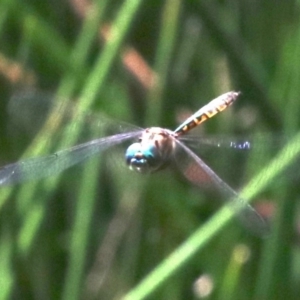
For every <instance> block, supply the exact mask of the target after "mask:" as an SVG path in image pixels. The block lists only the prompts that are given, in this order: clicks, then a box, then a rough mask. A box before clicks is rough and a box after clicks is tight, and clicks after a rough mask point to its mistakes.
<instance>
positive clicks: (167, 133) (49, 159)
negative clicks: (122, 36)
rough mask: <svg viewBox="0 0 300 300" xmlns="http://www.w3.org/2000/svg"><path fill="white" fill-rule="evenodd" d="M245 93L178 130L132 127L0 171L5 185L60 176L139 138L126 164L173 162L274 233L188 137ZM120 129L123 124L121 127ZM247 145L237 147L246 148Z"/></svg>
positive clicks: (140, 169)
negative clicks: (70, 168)
mask: <svg viewBox="0 0 300 300" xmlns="http://www.w3.org/2000/svg"><path fill="white" fill-rule="evenodd" d="M239 95H240V93H239V92H235V91H231V92H227V93H225V94H222V95H220V96H219V97H217V98H215V99H214V100H211V101H210V102H209V103H208V104H206V105H205V106H203V107H201V108H200V109H199V110H198V111H197V112H195V113H194V114H193V115H192V116H190V117H189V118H187V119H186V120H185V121H184V122H183V123H182V124H181V125H180V126H178V127H177V128H176V129H175V130H173V131H172V130H169V129H165V128H160V127H150V128H147V129H143V128H139V127H132V128H135V129H134V130H129V131H125V132H119V133H116V134H113V135H109V136H105V137H102V138H98V139H93V140H91V141H88V142H85V143H81V144H79V145H76V146H73V147H70V148H68V149H64V150H60V151H58V152H56V153H54V154H51V155H47V156H41V157H34V158H29V159H25V160H23V161H19V162H16V163H12V164H8V165H6V166H4V167H2V168H1V169H0V186H4V185H11V184H16V183H21V182H25V181H29V180H37V179H40V178H44V177H48V176H52V175H55V174H58V173H60V172H62V171H64V170H65V169H67V168H69V167H71V166H73V165H76V164H79V163H81V162H83V161H85V160H87V159H89V158H91V157H92V156H95V155H97V154H100V153H101V152H104V151H106V150H108V149H110V148H112V147H115V146H117V145H120V144H122V143H125V142H128V141H132V140H134V143H132V144H131V145H130V146H129V147H128V148H127V150H126V152H125V155H124V156H125V157H124V165H125V164H126V165H127V166H128V167H129V169H130V170H132V171H135V172H137V173H139V174H149V173H156V172H158V171H160V170H162V169H165V168H167V167H168V166H170V165H171V164H174V165H176V166H177V167H178V169H179V170H180V171H181V173H182V174H183V175H184V176H185V177H186V178H187V179H188V180H189V181H190V182H192V183H194V184H196V185H199V186H200V187H203V186H205V185H208V186H210V187H213V188H214V189H216V190H217V191H218V192H219V193H220V194H221V195H222V196H224V199H226V200H227V201H229V202H230V203H232V207H233V209H234V210H236V215H237V216H238V217H239V218H240V219H241V220H242V222H243V223H244V224H245V225H246V226H247V227H249V228H250V229H251V230H252V231H253V232H255V233H258V234H260V235H265V234H267V233H269V224H268V223H267V222H266V221H265V220H264V218H263V217H262V216H261V215H260V214H259V213H258V212H257V211H256V210H255V209H254V208H253V207H252V206H251V205H250V204H248V203H247V201H246V200H245V199H242V198H241V197H240V196H239V194H238V193H237V192H236V191H235V190H234V189H232V188H231V187H230V186H229V185H228V184H227V183H226V182H225V181H223V180H222V179H221V178H220V177H219V176H218V175H217V174H216V173H215V172H214V171H213V170H212V169H211V168H210V167H209V166H208V165H207V164H206V163H205V162H204V161H203V160H202V159H201V158H200V157H199V156H198V155H197V154H196V153H195V152H194V151H193V150H192V149H191V148H190V147H189V146H188V145H187V143H186V141H185V138H184V137H185V136H186V134H187V133H188V132H190V131H191V130H192V129H193V128H195V127H197V126H198V125H200V124H202V123H203V122H204V121H206V120H208V119H210V118H212V117H213V116H215V115H216V114H218V113H219V112H222V111H224V110H225V109H226V108H228V107H229V106H230V105H232V104H233V103H234V102H235V101H236V100H237V99H238V97H239ZM120 128H121V126H120ZM248 146H249V145H248V143H247V142H246V143H243V144H238V145H234V147H240V148H247V147H248Z"/></svg>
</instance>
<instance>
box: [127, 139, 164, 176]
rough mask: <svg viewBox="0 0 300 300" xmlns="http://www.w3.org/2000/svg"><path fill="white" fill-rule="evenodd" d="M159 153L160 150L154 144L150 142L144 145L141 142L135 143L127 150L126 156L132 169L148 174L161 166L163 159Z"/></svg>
mask: <svg viewBox="0 0 300 300" xmlns="http://www.w3.org/2000/svg"><path fill="white" fill-rule="evenodd" d="M158 155H159V153H158V150H157V148H156V147H155V145H154V144H152V145H151V144H148V145H147V147H144V146H143V144H141V143H134V144H132V145H131V146H129V147H128V149H127V150H126V154H125V158H126V163H127V165H128V166H129V168H130V170H135V171H137V172H138V173H143V174H147V173H151V172H154V171H156V170H157V169H159V168H160V167H161V165H162V161H161V159H159V158H158Z"/></svg>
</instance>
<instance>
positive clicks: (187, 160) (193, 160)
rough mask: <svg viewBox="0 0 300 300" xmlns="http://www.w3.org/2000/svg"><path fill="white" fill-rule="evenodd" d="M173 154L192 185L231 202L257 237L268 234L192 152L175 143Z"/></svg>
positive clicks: (252, 211)
mask: <svg viewBox="0 0 300 300" xmlns="http://www.w3.org/2000/svg"><path fill="white" fill-rule="evenodd" d="M177 146H178V147H177V150H176V154H175V160H176V164H177V165H178V167H179V168H180V170H181V171H182V172H183V174H184V176H185V177H186V178H187V179H188V180H189V181H191V182H192V183H194V184H196V185H198V186H200V187H202V188H203V187H212V186H213V187H214V188H216V189H217V190H218V191H219V192H220V194H222V195H223V196H225V199H226V200H229V201H231V203H232V208H233V209H234V210H235V211H238V217H239V218H240V219H241V221H242V222H243V224H244V225H245V226H246V227H247V228H249V229H250V230H251V231H253V232H254V233H256V234H259V235H267V234H268V233H269V232H270V229H269V226H268V224H267V222H265V220H264V219H263V218H262V217H261V216H260V215H259V214H258V213H257V212H256V211H255V209H254V208H253V207H252V206H251V205H249V204H248V203H247V202H246V201H245V200H244V199H242V198H241V197H240V196H239V195H238V194H237V193H236V192H235V191H234V190H233V189H232V188H231V187H230V186H229V185H228V184H226V183H225V182H224V181H223V180H222V179H221V178H220V177H219V176H218V175H217V174H216V173H215V172H214V171H213V170H212V169H210V168H209V167H208V166H207V165H206V164H205V163H204V162H203V161H202V160H201V159H200V158H199V157H198V156H197V155H196V154H195V153H194V152H193V151H191V150H190V149H189V148H188V147H187V146H186V145H184V144H183V143H181V142H180V141H177Z"/></svg>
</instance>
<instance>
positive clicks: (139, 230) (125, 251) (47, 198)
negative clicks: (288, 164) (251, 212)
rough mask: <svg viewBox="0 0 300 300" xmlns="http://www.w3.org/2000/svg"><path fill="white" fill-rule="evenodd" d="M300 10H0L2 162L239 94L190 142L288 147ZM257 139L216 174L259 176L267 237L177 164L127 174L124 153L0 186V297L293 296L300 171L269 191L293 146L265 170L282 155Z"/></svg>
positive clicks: (181, 6) (298, 264)
mask: <svg viewBox="0 0 300 300" xmlns="http://www.w3.org/2000/svg"><path fill="white" fill-rule="evenodd" d="M299 15H300V3H299V1H292V0H288V1H265V0H262V1H247V0H244V1H221V0H219V1H217V0H216V1H204V0H201V1H180V0H166V1H155V0H151V1H139V0H125V1H105V0H102V1H100V0H94V1H86V0H79V1H58V0H53V1H33V0H31V1H30V0H23V1H21V0H1V1H0V80H1V84H0V90H1V101H0V144H1V151H0V164H1V165H2V166H3V165H5V164H7V163H9V162H14V161H17V160H19V159H21V158H24V157H31V156H39V155H46V154H49V153H53V152H55V151H57V150H61V149H65V148H67V147H70V146H73V145H75V144H77V143H80V142H82V141H88V140H89V139H95V138H97V137H101V136H106V135H107V134H108V132H109V126H110V125H111V126H112V127H114V126H118V121H119V120H120V121H125V122H129V123H132V124H136V125H137V126H143V127H144V126H153V125H154V126H162V127H167V128H176V125H178V124H179V123H180V122H181V121H183V120H184V118H185V117H186V116H189V115H190V114H191V113H193V112H194V111H196V110H197V109H199V107H201V106H202V105H204V104H206V103H207V102H208V101H209V100H210V99H213V98H214V97H216V96H218V95H220V94H222V93H224V92H227V91H229V90H239V91H242V97H241V99H240V100H239V101H237V102H236V103H235V104H234V105H233V106H232V108H230V109H229V110H228V111H226V112H224V113H222V114H220V115H218V116H217V117H215V118H213V119H212V120H210V121H208V122H207V124H204V125H203V126H201V128H199V129H195V132H198V133H201V134H204V133H207V134H221V135H230V136H231V135H242V136H247V135H252V136H256V135H257V136H260V134H261V133H264V132H271V136H272V137H275V140H276V137H278V143H275V144H276V145H277V146H278V149H279V150H280V149H281V146H284V145H285V144H287V143H288V142H289V141H290V139H291V140H292V139H293V137H294V135H296V133H297V131H298V129H299V126H300V121H299V117H298V116H299V109H300V101H299V99H300V84H299V83H300V55H299V51H300V16H299ZM18 99H22V101H23V102H22V104H20V103H18V102H16V101H15V100H18ZM52 104H54V108H55V109H56V108H59V109H58V110H54V113H53V114H52V115H51V118H49V119H47V117H46V114H45V112H46V111H47V110H48V109H49V107H52ZM64 107H65V109H66V111H67V112H68V113H67V115H68V118H69V119H67V121H66V120H65V119H64V117H65V114H63V113H62V112H63V111H64V110H63V108H64ZM73 110H74V114H73V113H70V111H71V112H73ZM77 111H80V114H79V115H77ZM60 113H61V115H60ZM107 117H109V118H111V121H106V118H107ZM114 120H115V121H114ZM44 121H45V123H44ZM103 124H104V125H105V126H103ZM125 128H127V127H126V126H125ZM128 128H131V127H130V126H128ZM258 140H259V141H260V143H261V144H260V145H259V146H261V147H258V150H257V151H254V152H253V155H252V156H251V157H250V160H248V161H247V162H248V163H240V161H239V160H237V158H235V157H231V156H234V154H232V152H231V151H228V149H227V151H226V150H224V152H222V151H220V149H219V152H216V155H215V156H214V157H213V158H212V167H216V169H220V173H218V172H217V173H218V174H220V175H222V178H223V179H224V180H228V181H229V182H230V183H232V184H233V185H234V187H238V188H240V187H241V186H243V184H245V183H247V182H248V181H249V180H250V184H249V185H248V189H247V187H246V188H245V190H244V191H243V195H245V196H247V197H249V198H254V197H255V198H256V200H257V201H256V203H257V210H258V211H259V212H260V213H261V214H262V215H263V216H265V217H267V218H269V219H271V220H272V222H271V224H272V233H271V235H270V236H269V237H268V238H265V239H261V238H260V237H256V236H253V235H252V234H251V233H249V232H248V231H247V230H246V229H245V228H244V227H242V226H240V223H238V222H237V221H235V220H234V221H232V222H231V223H230V224H227V223H228V221H229V220H230V219H231V217H232V216H231V215H232V212H228V211H227V210H225V209H221V210H219V211H218V209H217V207H218V204H219V201H218V196H216V195H211V194H208V195H206V193H204V192H203V191H201V190H199V189H198V188H196V187H194V186H192V185H191V184H190V183H188V182H186V181H185V180H184V179H183V178H182V175H181V174H179V173H178V172H177V171H176V170H174V169H172V168H170V169H167V170H165V171H164V172H161V173H160V174H159V173H157V174H155V175H150V176H145V177H143V178H141V176H138V174H133V173H131V172H129V171H128V170H126V169H125V168H124V166H123V165H125V163H124V162H123V153H122V152H121V150H123V149H120V148H118V147H116V148H115V149H111V150H109V153H107V154H108V155H106V154H104V155H101V156H100V157H97V158H94V159H91V160H89V161H88V162H87V163H85V164H83V165H81V166H78V167H73V168H70V170H67V171H65V172H63V174H61V175H58V176H54V177H50V178H49V179H42V180H38V181H35V182H29V183H23V184H17V185H15V186H5V187H1V189H0V228H1V229H0V257H1V268H0V299H65V300H67V299H70V300H71V299H72V300H74V299H126V300H129V299H132V300H133V299H145V298H147V299H226V300H228V299H245V300H247V299H260V300H263V299H298V298H299V294H300V290H299V280H300V274H299V270H300V259H299V257H300V249H299V242H298V241H299V205H298V203H297V202H298V201H297V200H299V185H298V181H297V171H298V170H297V166H298V165H299V161H298V160H297V159H294V164H295V167H294V168H290V169H288V171H286V172H285V173H284V174H288V175H289V176H286V177H285V178H283V180H280V181H275V183H271V184H270V185H268V187H265V186H264V185H265V183H264V181H266V182H267V181H268V180H269V177H270V178H271V177H273V176H274V175H275V172H277V171H275V168H276V170H277V169H278V172H280V170H281V169H283V165H281V162H283V161H284V160H285V157H287V156H289V154H290V156H291V158H293V155H296V154H297V151H298V149H297V147H298V144H299V143H298V142H297V139H295V140H294V143H293V144H291V145H290V147H289V148H287V149H286V153H287V156H284V155H282V156H279V157H280V159H279V160H278V159H277V161H275V163H274V166H275V168H271V167H270V168H269V169H268V168H267V169H266V171H264V170H265V169H264V168H263V164H264V163H265V162H266V161H268V160H269V159H272V158H273V157H274V152H272V149H273V147H272V145H270V144H268V141H267V140H265V143H266V144H265V145H264V140H263V138H262V139H258ZM298 140H299V138H298ZM269 148H270V149H269ZM261 149H262V150H263V151H262V150H261ZM229 150H230V149H229ZM294 152H295V153H294ZM298 152H299V151H298ZM217 153H218V154H217ZM291 153H292V154H291ZM208 154H210V155H214V154H215V152H214V151H211V152H209V153H208ZM275 154H276V153H275ZM297 163H298V164H297ZM223 167H224V168H225V170H224V169H223ZM216 171H218V170H216ZM260 171H262V173H260ZM259 173H260V175H258V177H255V176H256V175H257V174H259ZM226 174H227V175H226ZM226 176H227V177H226ZM259 176H261V177H259ZM267 176H268V177H267ZM252 178H254V179H253V180H252ZM266 178H267V179H268V180H265V179H266ZM286 179H288V180H286ZM298 179H299V176H298ZM251 180H252V181H251ZM255 180H256V181H255ZM225 224H227V225H226V226H225Z"/></svg>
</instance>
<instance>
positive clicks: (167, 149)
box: [125, 127, 176, 173]
mask: <svg viewBox="0 0 300 300" xmlns="http://www.w3.org/2000/svg"><path fill="white" fill-rule="evenodd" d="M175 144H176V142H175V136H174V134H173V132H172V131H170V130H167V129H163V128H159V127H152V128H148V129H145V131H144V132H143V134H142V136H141V137H140V138H139V142H137V143H134V144H132V145H130V146H129V147H128V149H127V151H126V154H125V157H126V162H127V164H128V166H129V168H130V169H131V170H135V171H137V172H139V173H151V172H154V171H157V170H159V169H162V168H164V167H165V166H166V165H167V164H168V163H169V162H170V160H171V158H172V155H173V152H174V149H175Z"/></svg>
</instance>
